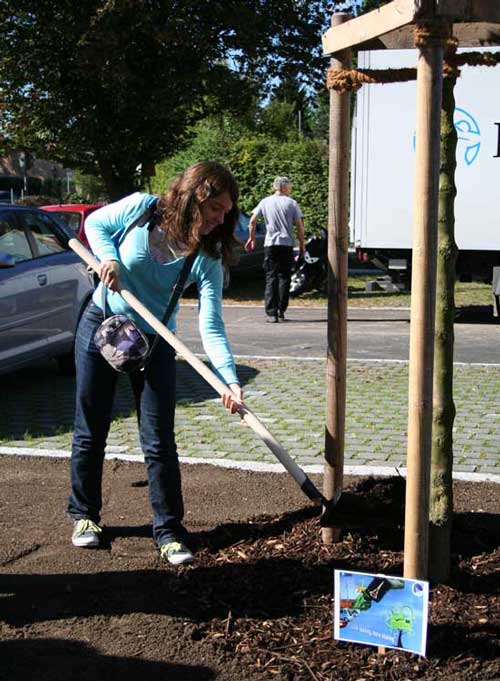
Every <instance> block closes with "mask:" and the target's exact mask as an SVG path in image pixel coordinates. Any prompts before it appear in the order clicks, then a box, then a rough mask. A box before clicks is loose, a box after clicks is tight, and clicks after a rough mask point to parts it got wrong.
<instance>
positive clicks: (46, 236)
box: [0, 205, 93, 374]
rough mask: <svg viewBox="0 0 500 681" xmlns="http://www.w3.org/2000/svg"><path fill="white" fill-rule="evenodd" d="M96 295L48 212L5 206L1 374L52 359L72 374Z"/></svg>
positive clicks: (0, 216) (1, 211)
mask: <svg viewBox="0 0 500 681" xmlns="http://www.w3.org/2000/svg"><path fill="white" fill-rule="evenodd" d="M92 291H93V286H92V281H91V279H90V277H89V275H88V273H87V270H86V267H85V265H84V264H83V263H82V262H81V261H80V259H79V258H78V256H76V255H75V254H74V253H73V252H72V251H70V250H68V248H67V246H66V245H65V239H64V235H63V233H62V232H61V228H60V226H59V225H58V224H57V223H56V222H55V221H54V220H53V219H52V218H51V217H50V216H49V215H48V214H47V213H45V212H44V211H41V210H38V209H36V208H24V207H21V206H8V205H2V206H0V374H4V373H7V372H9V371H14V370H17V369H20V368H22V367H25V366H28V365H30V364H33V363H36V362H38V361H40V360H44V359H48V358H52V357H55V358H56V359H57V360H58V362H59V365H60V368H61V370H62V371H63V372H65V373H66V372H71V371H72V369H73V344H74V338H75V332H76V327H77V324H78V321H79V319H80V316H81V314H82V312H83V310H84V309H85V307H86V305H87V303H88V301H89V299H90V297H91V295H92Z"/></svg>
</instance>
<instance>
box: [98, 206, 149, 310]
mask: <svg viewBox="0 0 500 681" xmlns="http://www.w3.org/2000/svg"><path fill="white" fill-rule="evenodd" d="M157 205H158V199H156V200H155V201H154V202H153V203H152V204H151V205H150V206H148V207H147V208H146V210H145V211H144V212H143V213H141V214H140V215H139V217H138V218H136V219H135V220H134V221H133V222H131V223H130V225H128V226H127V227H126V228H125V231H124V232H123V234H122V235H121V236H120V238H119V240H118V244H117V245H118V246H121V244H122V243H123V241H124V239H125V237H126V236H127V234H128V233H129V232H131V231H132V230H133V229H134V227H144V225H145V224H146V223H148V232H151V230H153V229H154V228H155V225H156V220H155V213H156V206H157ZM101 301H102V303H101V304H102V311H103V313H104V319H106V317H107V314H106V309H107V305H106V286H104V285H103V287H102V292H101Z"/></svg>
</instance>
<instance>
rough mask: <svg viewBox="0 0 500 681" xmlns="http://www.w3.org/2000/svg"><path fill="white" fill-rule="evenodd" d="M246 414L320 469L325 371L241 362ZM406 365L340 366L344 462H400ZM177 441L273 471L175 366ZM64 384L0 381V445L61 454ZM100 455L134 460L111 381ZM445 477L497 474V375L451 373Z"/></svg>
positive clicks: (259, 446) (17, 377)
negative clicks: (449, 470) (112, 403)
mask: <svg viewBox="0 0 500 681" xmlns="http://www.w3.org/2000/svg"><path fill="white" fill-rule="evenodd" d="M238 371H239V375H240V377H241V378H242V379H243V380H244V382H245V395H246V402H247V404H248V406H249V407H250V408H251V409H252V410H253V411H254V412H255V413H256V414H257V416H259V418H260V419H261V420H262V421H263V422H264V424H265V425H266V426H267V427H268V428H269V430H270V431H271V432H272V433H273V435H274V436H275V437H276V438H277V440H278V441H279V442H280V443H281V444H282V445H283V446H284V447H285V448H286V449H287V450H288V451H289V453H290V454H291V455H292V456H294V458H296V460H297V462H298V463H299V464H300V465H307V464H320V463H322V453H323V433H324V413H325V366H324V362H321V361H301V360H296V361H292V360H286V361H285V360H284V361H277V360H272V361H271V360H266V361H264V360H259V361H257V360H251V361H249V360H244V361H242V362H241V363H240V364H239V366H238ZM407 381H408V366H407V364H403V363H390V362H350V363H349V364H348V399H347V420H346V464H347V465H376V466H393V465H394V466H396V465H404V464H405V456H406V422H407ZM177 393H178V408H177V441H178V446H179V453H180V454H181V456H184V457H203V458H217V459H224V458H225V459H231V460H241V461H251V462H266V463H268V462H269V463H270V462H272V463H274V462H275V461H276V459H275V458H274V456H273V455H272V454H271V453H270V452H269V450H268V449H267V448H266V447H265V446H264V445H263V443H262V442H261V440H260V439H259V438H258V436H257V435H255V434H254V433H253V431H252V430H250V429H249V428H244V427H242V426H241V425H240V422H239V420H238V419H237V418H236V417H234V416H231V415H229V414H227V413H226V412H225V410H224V409H223V408H222V407H221V405H220V402H219V398H218V397H217V396H216V395H215V393H214V392H213V391H212V390H211V388H209V387H208V386H207V385H206V384H205V383H204V381H203V380H202V379H201V378H199V377H198V376H197V375H196V374H195V373H194V371H193V370H192V369H191V368H190V367H189V366H188V365H186V364H185V363H184V362H182V361H180V362H179V365H178V386H177ZM73 395H74V383H73V380H72V379H69V378H64V377H61V376H59V375H57V374H55V373H54V372H53V370H52V369H51V368H48V367H42V368H40V369H36V370H31V371H26V372H18V373H16V374H12V375H9V376H5V377H2V383H1V388H0V398H1V400H2V410H1V414H0V446H10V447H29V448H33V449H65V450H69V447H70V441H71V428H72V422H73ZM117 395H118V398H117V401H116V409H115V418H114V420H113V424H112V428H111V433H110V437H109V440H108V445H109V449H110V451H115V452H121V453H129V454H133V453H139V452H140V449H139V443H138V437H137V427H136V420H135V415H134V412H133V403H132V399H131V395H130V393H129V390H128V386H127V381H126V378H121V379H120V389H119V391H118V393H117ZM455 401H456V407H457V416H456V420H455V445H454V451H455V471H462V472H476V473H490V474H497V475H500V369H499V368H498V367H488V366H477V365H476V366H473V365H467V366H456V369H455Z"/></svg>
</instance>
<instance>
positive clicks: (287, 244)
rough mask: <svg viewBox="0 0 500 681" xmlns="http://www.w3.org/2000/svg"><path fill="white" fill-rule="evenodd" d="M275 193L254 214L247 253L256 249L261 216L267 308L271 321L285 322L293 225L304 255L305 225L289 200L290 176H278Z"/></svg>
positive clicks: (290, 270) (293, 203) (291, 258)
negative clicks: (263, 231)
mask: <svg viewBox="0 0 500 681" xmlns="http://www.w3.org/2000/svg"><path fill="white" fill-rule="evenodd" d="M273 189H274V194H272V195H271V196H268V197H266V198H265V199H262V201H261V202H260V203H259V205H258V206H257V208H255V209H254V210H253V211H252V217H251V218H250V224H249V226H248V231H249V238H248V241H247V242H246V244H245V250H246V251H251V250H253V249H254V248H255V223H256V222H257V219H258V218H259V217H261V216H262V217H263V218H264V222H265V224H266V238H265V240H264V272H265V273H266V289H265V294H264V298H265V308H266V315H267V321H268V322H277V321H278V319H280V320H281V321H285V311H286V309H287V307H288V298H289V293H290V279H291V273H292V265H293V243H294V240H293V226H294V225H295V226H296V227H297V235H298V237H299V248H300V252H301V254H302V253H303V252H304V248H305V246H304V223H303V222H302V212H301V210H300V208H299V204H298V203H297V201H294V199H291V198H290V194H291V192H292V184H291V182H290V180H289V179H288V177H277V178H276V179H275V180H274V184H273Z"/></svg>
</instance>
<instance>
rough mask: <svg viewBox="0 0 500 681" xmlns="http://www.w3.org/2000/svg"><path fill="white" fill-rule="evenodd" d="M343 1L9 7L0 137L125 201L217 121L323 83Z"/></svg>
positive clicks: (82, 1)
mask: <svg viewBox="0 0 500 681" xmlns="http://www.w3.org/2000/svg"><path fill="white" fill-rule="evenodd" d="M334 4H335V3H334V2H324V1H313V2H306V1H305V0H276V1H273V2H266V1H265V0H234V1H233V2H230V3H226V2H222V1H221V0H191V1H190V2H185V1H184V0H182V1H180V0H79V1H78V2H74V0H59V2H57V3H54V2H52V0H16V2H15V3H14V2H12V1H11V0H3V2H2V3H1V4H0V27H1V28H0V113H1V114H2V120H1V121H0V133H1V135H2V136H3V139H4V142H6V143H8V144H11V145H15V146H17V147H21V148H27V149H30V150H31V151H33V152H34V153H37V154H39V155H41V156H44V157H47V156H50V158H52V159H54V160H59V161H61V162H62V163H63V164H64V165H66V166H69V167H74V168H79V169H81V170H82V171H83V172H87V173H96V172H97V173H98V174H100V175H101V176H102V178H103V179H104V181H105V183H106V186H107V189H108V191H109V193H110V195H111V196H112V197H113V198H116V197H118V196H120V195H123V194H124V193H126V192H128V191H130V190H131V189H132V188H133V187H134V185H136V183H137V172H136V169H137V167H138V165H139V164H142V167H143V168H145V167H147V166H150V165H151V164H152V163H155V162H158V161H159V160H161V159H162V158H165V157H166V156H168V155H170V154H172V153H173V152H174V150H176V149H177V148H178V146H179V145H180V144H181V143H182V141H183V140H184V139H185V133H186V130H187V128H188V127H189V126H190V125H193V123H194V122H195V121H196V120H198V119H200V118H202V117H204V116H206V115H207V114H209V113H213V112H217V111H219V112H220V111H225V112H235V113H239V114H241V113H242V112H244V111H246V110H247V109H248V107H251V106H253V104H252V103H253V102H255V101H256V97H260V96H262V95H263V94H264V93H265V92H266V90H267V89H269V88H273V87H279V86H280V84H281V85H283V84H286V83H287V82H289V81H290V82H291V81H294V82H296V83H298V84H299V87H304V85H307V86H308V87H314V86H315V85H317V84H318V83H319V82H322V81H323V71H324V67H325V62H324V60H323V58H322V56H321V39H320V38H321V33H322V31H323V30H324V29H325V27H326V26H327V25H328V22H329V19H330V14H331V11H332V8H333V5H334Z"/></svg>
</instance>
